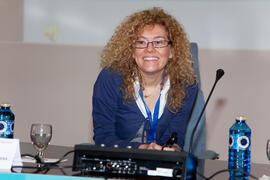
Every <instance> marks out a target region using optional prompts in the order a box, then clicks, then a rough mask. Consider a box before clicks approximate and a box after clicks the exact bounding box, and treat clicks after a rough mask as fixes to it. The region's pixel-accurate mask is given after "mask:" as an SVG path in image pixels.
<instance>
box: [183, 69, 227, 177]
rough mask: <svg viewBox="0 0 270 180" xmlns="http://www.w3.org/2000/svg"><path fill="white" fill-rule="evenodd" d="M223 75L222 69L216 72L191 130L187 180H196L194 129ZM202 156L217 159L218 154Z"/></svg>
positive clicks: (207, 153) (205, 153) (211, 152)
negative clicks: (193, 150) (193, 146)
mask: <svg viewBox="0 0 270 180" xmlns="http://www.w3.org/2000/svg"><path fill="white" fill-rule="evenodd" d="M223 75H224V71H223V70H222V69H218V70H217V71H216V80H215V82H214V85H213V87H212V89H211V91H210V93H209V95H208V97H207V100H206V102H205V104H204V106H203V109H202V111H201V113H200V116H199V118H198V120H197V122H196V124H195V126H194V129H193V131H192V133H191V136H190V142H189V151H188V158H187V175H186V178H187V179H196V169H197V164H198V158H197V157H195V156H194V155H193V153H192V144H193V138H194V134H195V131H196V129H197V127H198V125H199V123H200V120H201V118H202V115H203V113H204V111H205V108H206V106H207V104H208V101H209V99H210V97H211V96H212V93H213V91H214V89H215V87H216V84H217V82H218V80H219V79H220V78H221V77H222V76H223ZM204 156H206V157H207V158H206V159H217V158H218V154H217V153H215V152H214V151H210V150H208V151H205V152H204Z"/></svg>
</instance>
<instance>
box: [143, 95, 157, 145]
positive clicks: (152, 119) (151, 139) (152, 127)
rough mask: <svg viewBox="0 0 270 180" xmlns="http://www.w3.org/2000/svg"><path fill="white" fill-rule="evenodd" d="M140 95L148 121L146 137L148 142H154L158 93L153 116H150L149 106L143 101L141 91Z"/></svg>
mask: <svg viewBox="0 0 270 180" xmlns="http://www.w3.org/2000/svg"><path fill="white" fill-rule="evenodd" d="M140 96H141V98H142V101H143V104H144V107H145V110H146V113H147V116H148V120H149V122H150V130H149V132H148V138H149V140H148V142H149V143H152V142H155V134H156V128H157V122H158V114H159V105H160V94H159V97H158V100H157V102H156V105H155V109H154V114H153V117H152V113H151V111H150V110H149V108H148V107H147V105H146V103H145V101H144V98H143V93H142V92H141V93H140Z"/></svg>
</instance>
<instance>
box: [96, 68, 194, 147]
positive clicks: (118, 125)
mask: <svg viewBox="0 0 270 180" xmlns="http://www.w3.org/2000/svg"><path fill="white" fill-rule="evenodd" d="M121 83H122V77H121V75H120V74H118V73H115V72H112V71H110V70H108V69H103V70H102V71H101V72H100V74H99V76H98V78H97V80H96V82H95V85H94V92H93V112H92V115H93V125H94V141H95V143H96V145H100V144H105V145H106V146H114V145H116V144H117V145H118V146H119V147H126V146H132V147H133V148H137V147H138V146H139V145H141V144H142V143H140V142H131V140H132V139H133V138H134V137H135V136H136V134H137V132H138V130H139V129H140V127H141V126H142V123H143V122H144V121H145V118H144V116H143V114H142V113H141V111H140V109H139V108H138V106H137V104H136V102H135V101H133V102H131V103H123V92H122V91H120V86H121ZM197 89H198V87H197V85H192V86H189V87H188V88H187V89H186V97H185V99H184V100H183V102H182V104H183V107H182V108H181V109H180V110H179V111H178V112H177V113H172V112H170V111H169V110H168V108H167V107H166V106H165V109H164V112H163V114H162V116H161V117H160V119H159V120H158V124H157V129H156V143H157V144H159V145H163V144H165V143H166V142H167V140H168V139H169V137H170V135H171V134H172V132H177V134H178V141H177V144H178V145H179V146H180V147H182V148H183V145H184V138H185V130H186V126H187V122H188V119H189V117H190V114H191V110H192V107H193V103H194V100H195V97H196V93H197Z"/></svg>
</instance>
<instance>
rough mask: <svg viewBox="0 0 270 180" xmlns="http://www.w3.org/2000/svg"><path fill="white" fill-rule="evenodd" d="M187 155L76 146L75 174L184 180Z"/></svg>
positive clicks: (84, 145)
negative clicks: (176, 179) (76, 172)
mask: <svg viewBox="0 0 270 180" xmlns="http://www.w3.org/2000/svg"><path fill="white" fill-rule="evenodd" d="M187 156H188V154H187V153H186V152H170V151H156V150H142V149H133V148H118V147H99V146H95V145H91V144H78V145H75V152H74V160H73V169H72V170H73V171H80V172H81V174H82V175H87V174H101V175H102V174H106V175H115V176H117V175H121V176H132V177H134V176H160V177H173V178H178V179H185V176H186V163H187Z"/></svg>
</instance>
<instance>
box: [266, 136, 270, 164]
mask: <svg viewBox="0 0 270 180" xmlns="http://www.w3.org/2000/svg"><path fill="white" fill-rule="evenodd" d="M266 155H267V158H268V160H269V161H270V139H268V140H267V142H266Z"/></svg>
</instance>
